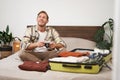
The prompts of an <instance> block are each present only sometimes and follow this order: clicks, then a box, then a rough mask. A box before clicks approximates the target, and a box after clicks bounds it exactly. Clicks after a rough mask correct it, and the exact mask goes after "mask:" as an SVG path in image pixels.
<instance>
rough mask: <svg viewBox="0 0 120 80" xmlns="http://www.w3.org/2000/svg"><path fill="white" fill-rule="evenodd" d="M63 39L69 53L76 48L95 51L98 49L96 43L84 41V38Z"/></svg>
mask: <svg viewBox="0 0 120 80" xmlns="http://www.w3.org/2000/svg"><path fill="white" fill-rule="evenodd" d="M62 39H63V40H64V41H65V43H66V44H67V50H68V51H70V50H72V49H74V48H87V49H94V48H95V47H96V43H95V42H94V41H90V40H87V39H83V38H74V37H62Z"/></svg>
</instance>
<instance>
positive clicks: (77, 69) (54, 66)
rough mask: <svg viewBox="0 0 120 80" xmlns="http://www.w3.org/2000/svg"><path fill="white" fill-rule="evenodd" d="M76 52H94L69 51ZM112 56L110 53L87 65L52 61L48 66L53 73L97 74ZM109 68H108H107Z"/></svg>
mask: <svg viewBox="0 0 120 80" xmlns="http://www.w3.org/2000/svg"><path fill="white" fill-rule="evenodd" d="M76 50H81V51H82V50H87V51H94V50H92V49H80V48H77V49H74V50H71V51H73V52H74V51H76ZM111 57H112V54H111V52H110V53H109V54H105V55H102V57H100V58H99V59H97V61H93V62H87V63H71V62H59V61H52V60H51V59H50V60H49V65H50V68H51V70H55V71H64V72H74V73H90V74H91V73H93V74H95V73H98V72H100V70H101V69H102V67H103V65H104V64H105V65H106V66H107V64H106V63H107V62H108V61H109V60H110V59H111ZM107 67H108V68H109V66H107Z"/></svg>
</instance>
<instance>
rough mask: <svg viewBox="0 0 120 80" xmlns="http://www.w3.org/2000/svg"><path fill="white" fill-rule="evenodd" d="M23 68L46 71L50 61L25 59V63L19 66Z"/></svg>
mask: <svg viewBox="0 0 120 80" xmlns="http://www.w3.org/2000/svg"><path fill="white" fill-rule="evenodd" d="M18 67H19V68H20V69H22V70H27V71H41V72H45V71H47V69H48V61H41V62H33V61H24V62H23V64H21V65H19V66H18Z"/></svg>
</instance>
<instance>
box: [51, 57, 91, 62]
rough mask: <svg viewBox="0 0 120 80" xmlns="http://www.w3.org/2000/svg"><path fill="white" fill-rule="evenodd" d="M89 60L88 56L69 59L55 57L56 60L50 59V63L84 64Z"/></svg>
mask: <svg viewBox="0 0 120 80" xmlns="http://www.w3.org/2000/svg"><path fill="white" fill-rule="evenodd" d="M88 59H89V57H88V56H81V57H73V56H68V57H55V58H52V59H49V61H55V62H69V63H78V62H84V61H86V60H88Z"/></svg>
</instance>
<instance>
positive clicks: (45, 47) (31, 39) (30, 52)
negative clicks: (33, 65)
mask: <svg viewBox="0 0 120 80" xmlns="http://www.w3.org/2000/svg"><path fill="white" fill-rule="evenodd" d="M48 21H49V16H48V14H47V13H46V12H45V11H40V12H39V13H38V15H37V25H36V26H31V27H27V30H26V34H25V36H24V38H23V44H22V51H23V52H22V53H21V54H20V55H19V57H20V58H21V59H22V60H23V61H25V60H29V61H42V60H48V59H49V58H53V57H56V56H58V53H59V52H61V51H64V50H65V48H66V44H65V42H64V41H63V40H62V39H61V38H60V36H59V33H58V32H57V31H56V30H55V29H54V28H52V27H48V26H46V24H47V23H48Z"/></svg>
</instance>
